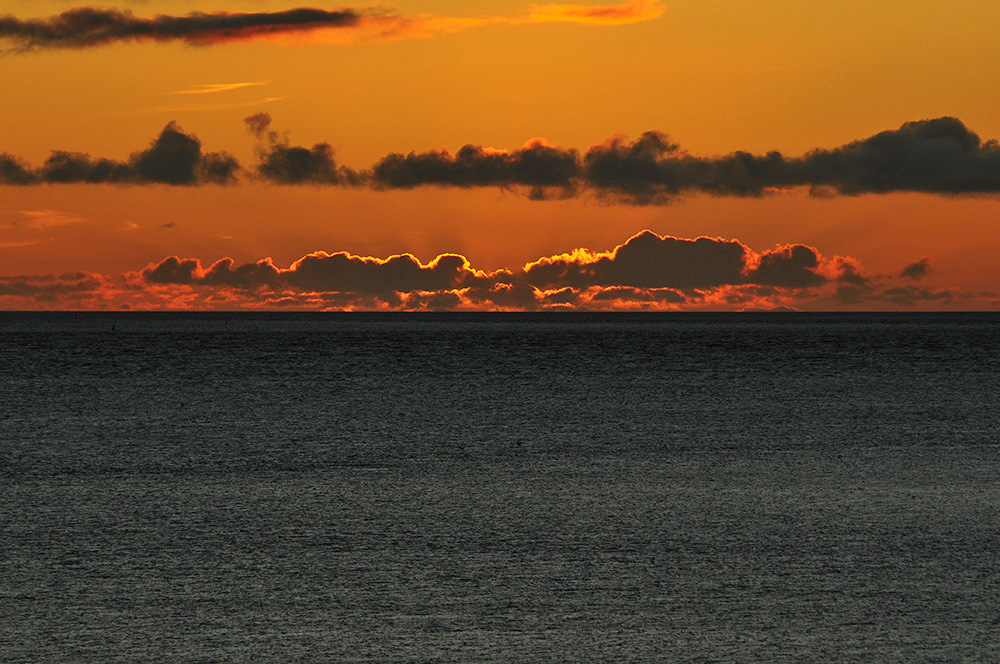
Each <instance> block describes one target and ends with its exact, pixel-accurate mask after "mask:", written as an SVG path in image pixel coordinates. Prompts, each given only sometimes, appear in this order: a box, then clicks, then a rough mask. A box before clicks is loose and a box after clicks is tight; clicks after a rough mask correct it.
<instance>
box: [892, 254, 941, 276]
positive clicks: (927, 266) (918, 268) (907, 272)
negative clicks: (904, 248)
mask: <svg viewBox="0 0 1000 664" xmlns="http://www.w3.org/2000/svg"><path fill="white" fill-rule="evenodd" d="M933 269H934V268H933V266H932V265H931V257H930V256H923V257H921V258H920V259H919V260H916V261H914V262H912V263H910V264H909V265H907V266H906V267H904V268H903V271H902V272H900V274H899V276H901V277H903V278H904V279H913V280H914V281H916V280H918V279H923V278H924V277H926V276H927V275H928V274H930V273H931V271H932V270H933Z"/></svg>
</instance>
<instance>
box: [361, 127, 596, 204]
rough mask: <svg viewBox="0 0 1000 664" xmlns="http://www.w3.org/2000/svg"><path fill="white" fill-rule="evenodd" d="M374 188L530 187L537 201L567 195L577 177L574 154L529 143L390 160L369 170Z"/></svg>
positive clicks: (536, 141)
mask: <svg viewBox="0 0 1000 664" xmlns="http://www.w3.org/2000/svg"><path fill="white" fill-rule="evenodd" d="M371 173H372V182H373V183H374V185H375V186H376V187H379V188H386V189H411V188H413V187H418V186H422V185H439V186H453V187H484V186H499V187H512V186H523V187H529V188H531V189H532V191H533V192H535V195H536V196H541V195H542V192H543V191H544V190H545V189H546V188H556V189H560V190H562V191H563V192H571V191H572V190H573V188H574V183H575V181H576V179H577V178H578V177H579V174H580V164H579V155H578V154H577V152H576V150H572V149H562V148H557V147H553V146H551V145H548V144H547V143H545V141H543V140H542V139H532V140H530V141H528V142H527V143H526V144H525V145H524V146H523V147H521V148H520V149H517V150H513V151H509V152H508V151H506V150H495V149H491V148H483V147H482V146H479V145H465V146H463V147H462V148H461V149H460V150H459V151H458V152H456V153H455V154H452V153H450V152H448V151H447V150H437V151H431V152H422V153H414V152H411V153H409V154H408V155H402V154H398V153H393V154H390V155H388V156H386V157H384V158H382V159H381V160H380V161H379V162H378V163H376V164H375V166H374V167H373V168H372V171H371Z"/></svg>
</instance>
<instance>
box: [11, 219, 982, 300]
mask: <svg viewBox="0 0 1000 664" xmlns="http://www.w3.org/2000/svg"><path fill="white" fill-rule="evenodd" d="M929 260H930V259H929V257H923V258H921V259H919V260H918V261H916V262H914V263H911V265H909V266H906V267H905V268H903V269H902V271H901V272H900V273H897V274H894V275H870V274H866V273H865V272H864V270H863V269H862V267H861V264H860V262H859V261H858V260H856V259H854V258H851V257H845V256H833V257H828V256H824V255H823V254H822V253H821V252H820V251H819V250H818V249H816V248H814V247H810V246H807V245H802V244H788V245H782V246H778V247H775V248H773V249H768V250H765V251H762V252H757V251H754V250H753V249H751V248H750V247H748V246H746V245H744V244H743V243H741V242H740V241H738V240H734V239H724V238H712V237H699V238H678V237H673V236H663V235H658V234H656V233H653V232H651V231H643V232H641V233H638V234H636V235H634V236H633V237H631V238H629V239H628V240H627V241H625V242H623V243H622V244H621V245H619V246H617V247H615V248H613V249H611V250H608V251H591V250H588V249H582V248H580V249H575V250H573V251H571V252H568V253H565V254H560V255H556V256H546V257H542V258H539V259H538V260H536V261H532V262H530V263H528V264H527V265H524V266H523V267H521V268H509V269H500V270H495V271H486V270H480V269H477V268H476V267H474V266H473V265H472V264H471V263H470V261H469V260H468V259H467V258H465V257H464V256H461V255H458V254H442V255H440V256H437V257H436V258H434V259H433V260H431V261H429V262H427V263H423V262H421V261H420V260H419V259H418V258H416V257H415V256H413V255H411V254H399V255H394V256H389V257H386V258H377V257H372V256H360V255H356V254H352V253H349V252H344V251H340V252H334V253H329V252H325V251H316V252H313V253H311V254H308V255H306V256H303V257H302V258H300V259H299V260H297V261H295V262H293V263H292V264H291V265H289V266H288V267H281V266H278V265H276V264H275V263H274V262H273V261H272V260H271V259H270V258H264V259H261V260H259V261H256V262H252V263H237V262H236V261H234V260H233V259H231V258H222V259H219V260H217V261H215V262H214V263H211V264H208V265H205V264H203V263H202V262H201V261H200V260H198V259H196V258H182V257H179V256H169V257H167V258H164V259H163V260H161V261H158V262H156V263H152V264H150V265H147V266H146V267H144V268H142V269H139V270H136V271H134V272H128V273H125V274H123V275H119V276H117V277H115V276H108V275H95V274H90V273H79V274H67V275H59V276H55V275H48V276H23V277H16V276H15V277H0V307H2V308H11V309H14V308H24V309H37V308H41V309H45V308H49V309H59V308H65V309H108V308H110V309H115V308H118V309H123V308H134V309H305V310H309V309H315V310H386V311H390V310H391V311H396V310H402V311H407V310H457V311H488V310H513V311H540V310H598V311H603V310H608V311H613V310H627V311H643V310H649V311H675V310H677V311H679V310H744V309H755V310H756V309H813V310H824V309H852V308H868V309H871V308H876V309H877V308H896V309H900V308H901V309H907V308H911V309H912V308H947V307H949V306H952V305H959V304H961V305H963V306H967V305H968V303H969V302H970V301H971V300H970V298H969V297H968V296H965V295H963V294H961V293H959V292H957V291H954V290H952V289H940V288H934V287H931V286H929V285H919V286H918V285H915V284H914V283H913V280H914V278H915V277H914V276H913V275H912V274H911V273H912V272H913V271H914V268H912V266H913V265H918V264H929Z"/></svg>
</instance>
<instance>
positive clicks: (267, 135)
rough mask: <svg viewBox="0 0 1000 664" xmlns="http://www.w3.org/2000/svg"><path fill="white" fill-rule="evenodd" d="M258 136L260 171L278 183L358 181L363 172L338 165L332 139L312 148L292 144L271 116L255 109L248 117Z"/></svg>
mask: <svg viewBox="0 0 1000 664" xmlns="http://www.w3.org/2000/svg"><path fill="white" fill-rule="evenodd" d="M244 122H246V124H247V129H249V131H250V133H251V134H253V135H254V136H255V137H256V138H257V158H258V164H257V173H258V175H260V176H261V177H262V178H264V179H265V180H268V181H271V182H275V183H278V184H358V183H359V182H360V179H361V178H360V176H359V175H358V174H357V173H355V172H354V171H352V170H351V169H349V168H346V167H343V166H338V165H337V162H336V160H335V159H334V150H333V148H332V147H331V146H330V144H329V143H317V144H315V145H313V146H312V148H305V147H300V146H290V145H289V144H288V137H287V136H286V135H284V134H279V133H278V132H276V131H274V130H272V129H271V116H270V115H268V114H267V113H255V114H253V115H251V116H249V117H247V118H244Z"/></svg>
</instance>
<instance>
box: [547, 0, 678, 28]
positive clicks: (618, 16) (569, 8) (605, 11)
mask: <svg viewBox="0 0 1000 664" xmlns="http://www.w3.org/2000/svg"><path fill="white" fill-rule="evenodd" d="M665 11H666V8H665V7H664V6H663V5H662V4H661V3H660V2H658V1H657V0H633V1H632V2H625V3H623V4H620V5H566V4H545V5H531V9H530V12H529V14H528V21H529V22H531V23H579V24H581V25H628V24H630V23H640V22H642V21H651V20H653V19H657V18H660V17H661V16H663V13H664V12H665Z"/></svg>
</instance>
